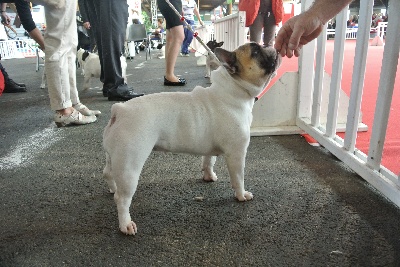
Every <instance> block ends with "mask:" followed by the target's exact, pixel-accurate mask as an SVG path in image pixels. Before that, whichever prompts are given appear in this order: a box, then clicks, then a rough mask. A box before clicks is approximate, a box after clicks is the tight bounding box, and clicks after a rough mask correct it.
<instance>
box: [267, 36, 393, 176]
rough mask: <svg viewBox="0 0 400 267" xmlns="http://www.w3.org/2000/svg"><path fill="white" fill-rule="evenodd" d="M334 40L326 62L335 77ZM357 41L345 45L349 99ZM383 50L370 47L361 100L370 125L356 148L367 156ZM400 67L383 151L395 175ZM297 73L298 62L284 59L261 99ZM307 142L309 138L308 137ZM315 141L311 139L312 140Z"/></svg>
mask: <svg viewBox="0 0 400 267" xmlns="http://www.w3.org/2000/svg"><path fill="white" fill-rule="evenodd" d="M333 45H334V44H333V40H328V41H327V47H326V58H325V71H326V72H327V73H329V74H331V73H332V62H333ZM355 45H356V41H355V40H347V41H346V43H345V54H344V63H343V73H342V83H341V85H342V89H343V91H344V92H346V94H347V95H350V89H351V78H352V73H353V65H354V54H355ZM383 49H384V47H383V46H369V49H368V55H367V68H366V75H365V81H364V92H363V96H362V103H361V111H362V122H363V123H365V124H366V125H368V131H367V132H360V133H358V135H357V140H356V147H357V148H358V149H359V150H361V151H362V152H364V153H365V154H368V149H369V141H370V138H371V132H372V123H373V120H374V112H375V105H376V98H377V93H378V86H379V77H380V70H381V66H382V58H383ZM399 69H400V67H399V66H398V67H397V74H396V83H395V87H394V92H393V98H392V104H391V112H390V117H389V124H388V129H387V132H386V139H385V144H384V149H383V157H382V165H383V166H385V167H386V168H388V169H389V170H391V171H392V172H394V173H396V174H399V173H400V160H399V159H400V134H399V132H400V70H399ZM297 70H298V60H297V58H291V59H288V58H284V59H283V62H282V66H281V67H280V69H279V70H278V75H277V76H276V77H275V78H274V79H273V80H272V81H271V83H270V84H269V85H268V87H267V88H266V89H265V90H264V92H263V93H262V94H261V95H260V97H261V96H262V95H263V94H264V93H265V92H266V91H268V89H269V88H270V87H271V86H272V85H273V84H274V83H275V82H276V81H277V80H278V79H279V78H280V77H281V76H282V75H283V73H285V72H293V71H297ZM338 135H339V136H341V137H342V138H344V136H345V133H338ZM305 138H306V140H307V141H309V140H308V138H310V137H307V135H306V136H305ZM311 139H312V138H311ZM311 139H310V144H314V145H315V140H314V141H312V140H311Z"/></svg>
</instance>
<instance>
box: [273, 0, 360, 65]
mask: <svg viewBox="0 0 400 267" xmlns="http://www.w3.org/2000/svg"><path fill="white" fill-rule="evenodd" d="M352 1H353V0H336V1H332V0H316V1H315V2H314V4H313V5H312V6H311V7H310V9H308V10H307V11H306V12H304V13H301V14H300V15H297V16H294V17H292V18H290V19H289V20H288V21H287V22H286V23H285V24H284V25H283V26H282V28H281V29H280V30H279V32H278V34H277V37H276V39H275V49H277V50H278V51H280V54H281V55H282V56H287V57H289V58H290V57H292V56H293V53H294V55H295V56H299V54H300V53H299V50H300V49H301V47H302V46H303V45H305V44H307V43H309V42H311V41H312V40H314V39H315V38H317V37H318V35H320V33H321V32H322V29H323V26H324V25H325V23H327V22H328V21H329V20H330V19H331V18H333V17H334V16H335V15H336V14H338V13H339V12H340V11H341V10H342V9H343V8H345V7H346V6H347V5H348V4H349V3H350V2H352Z"/></svg>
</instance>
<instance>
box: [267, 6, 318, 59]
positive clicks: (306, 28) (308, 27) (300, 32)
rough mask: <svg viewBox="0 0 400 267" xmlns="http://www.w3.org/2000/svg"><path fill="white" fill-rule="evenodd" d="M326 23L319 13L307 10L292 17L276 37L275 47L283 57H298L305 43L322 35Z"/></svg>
mask: <svg viewBox="0 0 400 267" xmlns="http://www.w3.org/2000/svg"><path fill="white" fill-rule="evenodd" d="M323 27H324V24H323V23H322V21H321V20H320V19H319V17H318V16H317V14H313V13H311V12H305V13H302V14H300V15H297V16H294V17H292V18H290V19H289V20H288V21H287V22H286V23H285V24H284V25H283V26H282V28H281V29H280V30H279V32H278V34H277V36H276V39H275V49H277V50H278V51H279V53H280V54H281V56H282V57H284V56H287V57H288V58H291V57H292V56H293V55H294V56H296V57H298V56H299V55H300V49H301V48H302V47H303V45H305V44H307V43H309V42H311V41H312V40H314V39H315V38H317V37H318V35H320V33H321V32H322V29H323Z"/></svg>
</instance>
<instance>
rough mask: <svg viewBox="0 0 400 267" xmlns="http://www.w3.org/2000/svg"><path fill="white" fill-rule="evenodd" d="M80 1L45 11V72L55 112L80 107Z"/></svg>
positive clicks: (67, 2) (74, 0)
mask: <svg viewBox="0 0 400 267" xmlns="http://www.w3.org/2000/svg"><path fill="white" fill-rule="evenodd" d="M76 6H77V0H65V7H63V8H59V9H57V8H52V7H48V6H46V7H45V16H46V24H47V28H46V33H45V34H44V44H45V62H46V63H45V71H46V76H47V86H48V90H49V97H50V107H51V109H52V110H60V109H65V108H68V107H71V106H72V105H73V104H77V103H79V96H78V90H77V88H76V65H75V60H76V47H77V45H78V35H77V26H76Z"/></svg>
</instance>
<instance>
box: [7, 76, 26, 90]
mask: <svg viewBox="0 0 400 267" xmlns="http://www.w3.org/2000/svg"><path fill="white" fill-rule="evenodd" d="M3 92H4V93H22V92H26V87H25V86H20V85H19V84H17V83H16V82H14V81H13V80H11V79H9V80H8V81H6V84H5V87H4V91H3Z"/></svg>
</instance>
